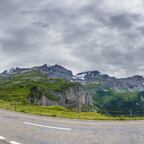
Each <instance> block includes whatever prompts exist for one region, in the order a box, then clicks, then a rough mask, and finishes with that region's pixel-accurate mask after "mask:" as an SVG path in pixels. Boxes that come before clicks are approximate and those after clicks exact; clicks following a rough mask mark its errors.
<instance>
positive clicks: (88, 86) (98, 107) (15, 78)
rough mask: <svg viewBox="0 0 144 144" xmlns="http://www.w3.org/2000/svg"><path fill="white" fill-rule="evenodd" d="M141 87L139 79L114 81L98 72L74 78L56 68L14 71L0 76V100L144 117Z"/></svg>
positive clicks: (46, 67)
mask: <svg viewBox="0 0 144 144" xmlns="http://www.w3.org/2000/svg"><path fill="white" fill-rule="evenodd" d="M143 84H144V78H143V77H142V76H134V77H131V78H125V79H117V78H114V77H110V76H108V75H105V74H101V73H100V72H98V71H89V72H84V73H79V74H77V75H75V76H74V75H73V74H72V71H70V70H67V69H66V68H64V67H62V66H59V65H55V66H50V67H48V66H47V65H43V66H40V67H33V68H23V69H21V68H15V69H14V68H13V69H11V70H9V71H4V72H3V73H1V74H0V100H3V101H7V102H10V103H20V104H34V105H43V106H52V105H60V106H64V107H67V108H70V109H75V110H79V111H81V110H82V111H98V112H101V113H106V114H111V115H136V116H137V115H139V116H141V115H143V114H144V106H143V104H144V92H143V90H144V85H143Z"/></svg>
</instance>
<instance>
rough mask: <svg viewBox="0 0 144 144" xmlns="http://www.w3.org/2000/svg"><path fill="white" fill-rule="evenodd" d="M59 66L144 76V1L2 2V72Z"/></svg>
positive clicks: (119, 75)
mask: <svg viewBox="0 0 144 144" xmlns="http://www.w3.org/2000/svg"><path fill="white" fill-rule="evenodd" d="M45 63H46V64H48V65H53V64H59V65H63V66H65V67H66V68H68V69H71V70H73V71H74V73H77V72H81V71H87V70H99V71H101V72H103V73H108V74H109V75H111V76H116V77H127V76H132V75H135V74H141V75H143V74H144V1H143V0H27V1H26V0H0V71H3V70H5V69H9V68H11V67H17V66H20V67H31V66H34V65H42V64H45Z"/></svg>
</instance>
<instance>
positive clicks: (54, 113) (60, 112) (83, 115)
mask: <svg viewBox="0 0 144 144" xmlns="http://www.w3.org/2000/svg"><path fill="white" fill-rule="evenodd" d="M0 108H2V109H7V110H11V111H16V112H23V113H29V114H36V115H42V116H50V117H60V118H70V119H85V120H144V117H111V116H107V115H103V114H100V113H96V112H80V113H78V112H75V111H71V110H69V109H66V108H64V107H62V106H33V105H17V106H16V109H15V105H14V104H10V103H8V102H5V101H0Z"/></svg>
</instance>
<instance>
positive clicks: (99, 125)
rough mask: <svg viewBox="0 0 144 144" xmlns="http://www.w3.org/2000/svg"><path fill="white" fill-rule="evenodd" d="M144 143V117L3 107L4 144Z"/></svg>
mask: <svg viewBox="0 0 144 144" xmlns="http://www.w3.org/2000/svg"><path fill="white" fill-rule="evenodd" d="M1 139H5V141H7V142H8V143H11V144H144V121H81V120H68V119H60V118H48V117H41V116H34V115H29V114H22V113H15V112H9V111H4V110H0V144H8V143H7V142H4V141H3V140H1Z"/></svg>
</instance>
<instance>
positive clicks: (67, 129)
mask: <svg viewBox="0 0 144 144" xmlns="http://www.w3.org/2000/svg"><path fill="white" fill-rule="evenodd" d="M24 124H27V125H33V126H38V127H44V128H51V129H58V130H66V131H70V130H72V129H71V128H62V127H53V126H46V125H40V124H35V123H30V122H24Z"/></svg>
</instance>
